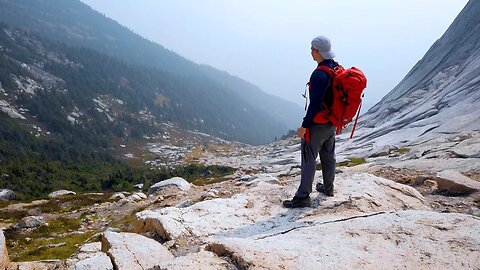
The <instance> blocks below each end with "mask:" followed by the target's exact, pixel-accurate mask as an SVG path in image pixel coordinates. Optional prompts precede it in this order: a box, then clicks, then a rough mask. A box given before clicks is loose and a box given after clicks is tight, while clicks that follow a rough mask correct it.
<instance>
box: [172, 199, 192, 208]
mask: <svg viewBox="0 0 480 270" xmlns="http://www.w3.org/2000/svg"><path fill="white" fill-rule="evenodd" d="M192 204H193V201H192V200H190V199H186V200H183V201H181V202H179V203H177V204H176V205H175V207H177V208H185V207H189V206H190V205H192Z"/></svg>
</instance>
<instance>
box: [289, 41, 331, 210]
mask: <svg viewBox="0 0 480 270" xmlns="http://www.w3.org/2000/svg"><path fill="white" fill-rule="evenodd" d="M311 45H312V46H311V55H312V57H313V60H314V61H316V62H317V63H318V66H317V69H315V70H314V71H313V73H312V75H311V76H310V81H309V83H308V84H307V85H308V94H309V97H310V104H309V105H308V109H307V112H306V115H305V117H304V118H303V123H302V126H301V127H300V128H298V130H297V135H298V136H299V137H300V138H301V140H302V141H301V154H302V163H301V180H300V186H299V187H298V190H297V192H296V193H295V196H294V197H293V199H292V200H286V201H284V202H283V206H285V207H286V208H297V207H308V206H310V205H311V199H310V193H312V185H313V180H314V177H315V170H316V159H317V156H318V155H319V154H320V162H321V164H322V175H323V183H317V185H316V189H317V191H318V192H321V193H324V194H326V195H327V196H333V193H334V187H333V181H334V179H335V131H336V127H335V126H334V125H333V124H332V123H331V122H328V121H327V122H326V123H323V124H318V123H314V118H316V116H317V114H319V113H322V111H323V110H324V109H325V106H327V108H328V106H330V105H331V103H332V99H333V93H332V82H331V79H330V77H329V75H328V74H327V72H325V71H323V70H320V69H319V67H321V66H327V67H329V68H331V69H333V68H334V67H336V66H338V63H337V62H335V61H334V60H333V58H334V57H335V54H334V53H333V51H332V50H331V44H330V40H329V39H328V38H326V37H324V36H318V37H316V38H314V39H313V40H312V42H311ZM305 98H306V96H305Z"/></svg>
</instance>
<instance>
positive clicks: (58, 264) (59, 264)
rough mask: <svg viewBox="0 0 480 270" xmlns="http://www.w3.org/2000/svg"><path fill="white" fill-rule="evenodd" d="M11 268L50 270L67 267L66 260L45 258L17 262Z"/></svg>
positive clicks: (19, 269)
mask: <svg viewBox="0 0 480 270" xmlns="http://www.w3.org/2000/svg"><path fill="white" fill-rule="evenodd" d="M15 264H16V267H15V268H13V269H15V270H16V269H18V270H51V269H67V268H68V266H67V262H66V261H61V260H45V261H33V262H17V263H15Z"/></svg>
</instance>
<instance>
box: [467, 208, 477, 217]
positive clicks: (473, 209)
mask: <svg viewBox="0 0 480 270" xmlns="http://www.w3.org/2000/svg"><path fill="white" fill-rule="evenodd" d="M467 214H469V215H472V216H477V217H480V209H478V208H477V207H470V208H469V209H468V210H467Z"/></svg>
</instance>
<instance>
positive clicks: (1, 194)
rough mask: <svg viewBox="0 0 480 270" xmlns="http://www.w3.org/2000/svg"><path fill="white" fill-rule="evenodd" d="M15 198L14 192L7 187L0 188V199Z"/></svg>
mask: <svg viewBox="0 0 480 270" xmlns="http://www.w3.org/2000/svg"><path fill="white" fill-rule="evenodd" d="M16 199H17V196H16V195H15V193H14V192H13V191H11V190H9V189H0V201H14V200H16Z"/></svg>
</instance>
